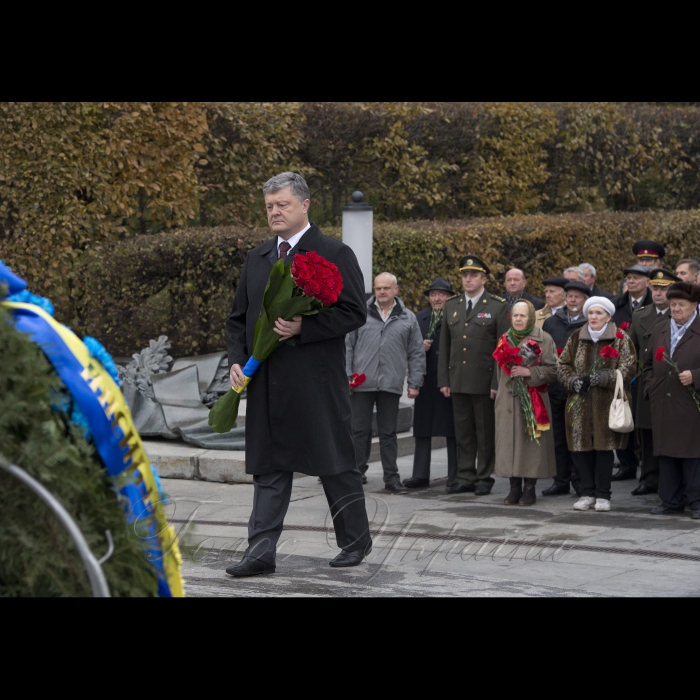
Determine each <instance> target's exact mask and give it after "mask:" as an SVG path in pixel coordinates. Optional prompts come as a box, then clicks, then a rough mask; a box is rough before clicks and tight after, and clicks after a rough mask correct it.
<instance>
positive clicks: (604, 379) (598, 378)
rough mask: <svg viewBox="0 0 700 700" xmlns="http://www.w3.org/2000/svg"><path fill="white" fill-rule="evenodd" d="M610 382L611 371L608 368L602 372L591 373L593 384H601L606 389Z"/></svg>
mask: <svg viewBox="0 0 700 700" xmlns="http://www.w3.org/2000/svg"><path fill="white" fill-rule="evenodd" d="M609 383H610V372H608V370H607V369H602V370H600V372H598V373H596V374H592V375H591V386H599V387H602V388H603V389H605V387H606V386H608V384H609Z"/></svg>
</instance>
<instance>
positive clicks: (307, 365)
mask: <svg viewBox="0 0 700 700" xmlns="http://www.w3.org/2000/svg"><path fill="white" fill-rule="evenodd" d="M311 250H313V251H315V252H317V253H318V254H319V255H320V256H322V257H324V258H325V259H326V260H329V261H330V262H333V263H335V264H336V265H337V266H338V269H339V270H340V274H341V275H342V277H343V290H342V292H341V293H340V296H339V297H338V302H337V303H336V304H335V306H334V307H332V308H331V309H329V310H328V311H322V312H321V313H319V314H317V315H315V316H305V317H303V320H302V324H301V334H300V335H298V336H296V337H295V339H294V340H295V341H296V344H295V345H290V344H289V343H281V344H280V347H279V348H277V349H276V350H275V351H274V352H273V353H272V355H270V357H269V358H268V359H267V360H265V362H263V363H262V365H261V367H260V368H259V369H258V371H257V372H256V373H255V376H254V377H253V380H252V381H251V382H250V384H249V385H248V394H247V406H246V423H245V453H246V473H248V474H266V473H269V472H272V471H289V472H292V471H293V472H301V473H303V474H312V475H319V476H320V475H329V474H340V473H342V472H344V471H348V470H350V469H354V468H355V449H354V446H353V440H352V433H351V428H350V416H351V411H350V393H349V390H348V378H347V375H346V374H345V334H346V333H350V332H351V331H354V330H355V329H356V328H359V327H360V326H362V325H363V324H364V323H365V321H366V320H367V306H366V304H365V294H364V280H363V277H362V272H361V270H360V267H359V265H358V263H357V258H356V257H355V254H354V253H353V252H352V250H351V249H350V248H349V247H348V246H347V245H345V244H344V243H341V242H340V241H338V240H336V239H334V238H330V237H328V236H324V235H323V233H321V230H320V229H319V228H318V226H316V224H311V228H309V230H308V231H307V232H306V233H305V234H304V235H303V236H302V237H301V239H300V240H299V242H298V243H297V245H296V246H295V247H294V248H292V250H290V251H289V253H288V255H287V262H291V261H292V258H293V256H294V254H295V253H307V252H309V251H311ZM276 260H277V237H276V236H275V237H274V238H272V239H271V240H269V241H267V242H266V243H263V244H262V245H260V246H258V247H257V248H254V249H253V250H251V251H250V252H249V253H248V256H247V258H246V261H245V263H244V265H243V270H242V272H241V278H240V281H239V283H238V287H237V289H236V294H235V296H234V299H233V308H232V310H231V315H230V316H229V318H228V320H227V321H226V336H227V339H228V360H229V367H230V366H231V365H233V364H239V365H241V366H243V365H244V364H245V363H246V361H247V360H248V358H249V357H250V355H251V352H252V343H253V338H254V336H255V323H256V321H257V320H258V314H259V313H260V307H261V305H262V299H263V293H264V291H265V285H266V284H267V280H268V277H269V274H270V270H271V269H272V266H273V265H274V263H275V262H276Z"/></svg>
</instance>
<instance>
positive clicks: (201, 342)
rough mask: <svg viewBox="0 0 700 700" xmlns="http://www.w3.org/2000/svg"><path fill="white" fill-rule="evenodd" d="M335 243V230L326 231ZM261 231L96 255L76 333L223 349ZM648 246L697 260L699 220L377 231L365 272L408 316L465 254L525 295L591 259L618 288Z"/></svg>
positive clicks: (194, 349)
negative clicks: (518, 284) (392, 293)
mask: <svg viewBox="0 0 700 700" xmlns="http://www.w3.org/2000/svg"><path fill="white" fill-rule="evenodd" d="M323 230H324V232H325V233H326V234H328V235H332V236H335V237H337V238H340V237H341V230H340V229H339V228H332V227H325V228H324V229H323ZM269 235H270V234H269V232H268V231H267V230H262V229H260V230H255V231H252V232H251V231H245V230H243V229H236V228H233V227H221V228H198V229H184V230H179V231H174V232H171V233H161V234H158V235H155V236H139V237H137V238H133V239H130V240H127V241H123V242H122V243H120V244H118V245H116V244H115V245H109V246H103V247H99V248H96V249H94V250H92V251H90V252H89V254H88V255H86V256H85V257H84V262H83V267H82V268H81V271H80V275H79V277H80V279H81V281H82V295H81V297H80V300H79V305H78V310H79V313H80V317H81V326H82V330H83V331H84V332H86V333H89V334H90V335H94V336H96V337H98V338H100V339H101V340H102V341H103V342H104V344H105V345H106V347H107V348H108V349H109V350H110V351H111V352H112V353H115V354H117V355H128V354H131V353H132V352H135V351H137V350H140V349H141V348H142V347H144V346H145V345H146V344H147V342H148V340H149V339H150V338H155V337H157V336H158V335H161V334H166V335H168V336H169V338H170V339H171V340H172V342H173V349H172V351H171V353H172V354H173V355H174V356H177V355H179V356H183V355H189V354H192V353H205V352H213V351H217V350H221V349H223V348H225V346H226V343H225V337H224V323H225V320H226V318H227V316H228V314H229V311H230V308H231V301H232V299H233V294H234V292H235V289H236V284H237V282H238V278H239V275H240V270H241V266H242V265H243V262H244V260H245V256H246V254H247V252H248V251H249V250H250V249H251V248H253V247H255V246H256V245H259V244H260V243H262V242H263V241H265V240H267V239H268V238H269ZM643 238H651V239H653V240H656V241H660V242H661V243H663V244H664V245H665V246H666V249H667V259H668V262H669V264H670V265H671V266H673V265H674V264H675V262H676V261H677V260H678V259H680V258H681V257H685V256H688V255H697V254H700V211H698V210H692V211H670V212H642V213H608V212H604V213H590V214H561V215H531V216H508V217H488V218H479V219H467V220H450V221H414V222H401V223H376V224H375V229H374V272H375V274H376V273H379V272H381V271H384V270H388V271H390V272H393V273H394V274H395V275H396V276H397V277H398V279H399V284H400V295H401V297H402V298H403V299H404V301H405V302H406V303H407V304H408V306H409V308H412V309H414V310H417V309H419V308H422V307H423V306H424V305H425V297H424V296H423V293H422V292H423V290H424V289H425V288H426V287H427V285H428V284H429V283H430V282H431V280H432V279H433V278H434V277H436V276H442V277H447V278H448V279H449V280H450V281H451V282H452V284H453V288H454V289H455V290H458V289H460V279H459V274H458V271H457V267H458V262H459V259H460V258H461V256H462V255H466V254H468V253H473V254H477V255H480V256H482V257H483V258H484V260H486V261H487V262H488V263H489V265H490V267H491V270H492V274H491V278H490V280H489V285H488V286H489V288H490V289H491V290H492V291H495V292H502V291H503V284H502V281H503V275H504V273H505V271H506V270H507V269H508V268H509V267H511V266H515V267H519V268H522V269H523V270H524V271H525V273H526V275H527V277H528V289H529V290H530V291H531V292H532V293H534V294H538V293H539V294H541V292H542V289H541V283H542V280H543V279H545V278H547V277H549V276H551V275H554V274H561V272H562V271H563V270H564V268H566V267H568V266H570V265H575V264H578V263H581V262H590V263H592V264H593V265H594V266H595V267H596V268H597V269H598V282H599V284H600V285H601V286H602V287H603V288H607V289H608V290H610V291H612V292H614V291H616V289H617V287H618V285H619V280H620V279H621V277H622V270H623V269H624V268H625V267H626V266H628V265H630V264H632V263H633V262H634V261H635V259H634V256H633V255H632V250H631V249H632V245H633V243H634V242H635V241H637V240H640V239H643Z"/></svg>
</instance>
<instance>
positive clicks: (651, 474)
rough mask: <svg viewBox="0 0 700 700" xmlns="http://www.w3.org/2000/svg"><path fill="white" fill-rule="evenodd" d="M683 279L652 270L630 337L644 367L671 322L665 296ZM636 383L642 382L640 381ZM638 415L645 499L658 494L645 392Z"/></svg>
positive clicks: (641, 487) (656, 462)
mask: <svg viewBox="0 0 700 700" xmlns="http://www.w3.org/2000/svg"><path fill="white" fill-rule="evenodd" d="M680 281H681V279H680V278H679V277H677V276H676V275H674V274H673V272H670V271H669V270H665V269H663V268H657V269H655V270H651V273H650V279H649V286H650V289H651V299H652V303H651V304H646V305H644V306H640V307H639V308H638V309H637V310H636V311H635V312H634V313H633V314H632V325H631V326H630V329H629V331H628V332H629V336H630V338H631V340H632V342H633V343H634V348H635V350H636V351H637V357H638V358H639V361H640V363H641V364H642V365H643V364H644V360H645V359H646V355H647V350H648V348H649V339H650V337H651V331H652V329H653V328H654V326H656V324H657V323H662V322H663V321H668V319H669V318H670V316H669V312H668V301H667V299H666V292H667V291H668V287H669V285H671V284H673V283H674V282H680ZM636 381H640V379H639V378H637V380H636ZM636 413H637V415H636V417H635V426H634V427H635V428H636V430H637V437H638V438H639V441H640V443H641V448H642V472H641V474H640V476H639V485H638V486H637V488H636V489H634V491H632V495H633V496H645V495H647V494H649V493H657V492H658V489H659V458H658V457H654V446H653V443H652V433H651V407H650V404H649V401H645V400H644V392H643V391H638V392H637V412H636Z"/></svg>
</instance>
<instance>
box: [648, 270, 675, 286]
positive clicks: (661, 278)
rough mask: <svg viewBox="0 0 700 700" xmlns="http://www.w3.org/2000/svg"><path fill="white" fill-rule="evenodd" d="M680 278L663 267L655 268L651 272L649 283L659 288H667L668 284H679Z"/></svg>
mask: <svg viewBox="0 0 700 700" xmlns="http://www.w3.org/2000/svg"><path fill="white" fill-rule="evenodd" d="M680 281H681V278H680V277H678V276H677V275H674V274H673V272H671V271H670V270H666V269H665V268H663V267H656V268H654V269H653V270H652V271H651V278H650V283H651V284H655V285H657V286H659V287H668V285H669V284H673V283H674V282H680Z"/></svg>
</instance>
